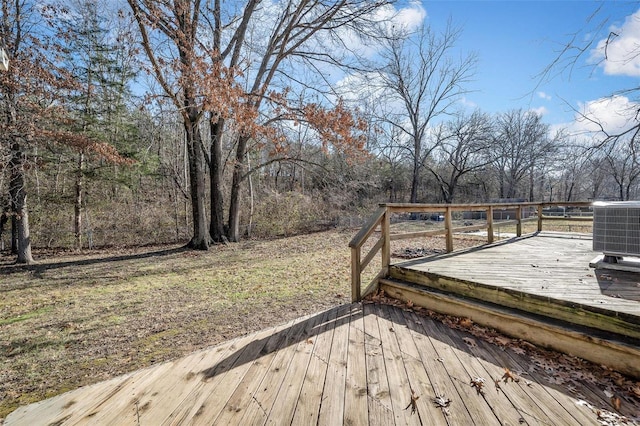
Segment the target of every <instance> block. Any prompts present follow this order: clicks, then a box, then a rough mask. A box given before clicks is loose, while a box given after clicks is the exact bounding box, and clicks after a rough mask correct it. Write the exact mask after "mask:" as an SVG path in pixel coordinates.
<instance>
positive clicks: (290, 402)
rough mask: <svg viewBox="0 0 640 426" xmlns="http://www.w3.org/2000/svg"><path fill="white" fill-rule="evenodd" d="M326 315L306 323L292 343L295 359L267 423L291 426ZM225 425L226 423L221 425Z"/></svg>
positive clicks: (290, 365) (290, 364) (317, 316)
mask: <svg viewBox="0 0 640 426" xmlns="http://www.w3.org/2000/svg"><path fill="white" fill-rule="evenodd" d="M324 319H326V313H324V314H319V315H315V316H313V317H312V318H310V319H308V320H307V321H305V328H304V333H303V334H302V336H301V338H300V339H299V342H298V344H295V342H293V343H292V348H294V349H295V350H294V352H293V358H292V359H291V362H290V363H289V367H288V368H287V371H286V374H285V376H284V380H283V382H282V385H281V386H280V391H279V392H278V395H277V397H276V400H275V402H274V404H273V406H272V407H271V411H270V412H269V416H268V417H267V423H268V424H272V425H281V424H290V423H291V420H292V419H293V416H294V412H295V409H296V403H297V401H298V398H299V397H300V391H301V389H302V384H303V382H304V377H305V375H306V374H307V369H308V368H309V362H310V360H311V355H312V353H313V347H314V345H315V343H314V341H315V339H316V337H317V333H318V332H319V331H320V326H321V325H322V322H323V320H324ZM220 424H224V423H222V422H221V423H220Z"/></svg>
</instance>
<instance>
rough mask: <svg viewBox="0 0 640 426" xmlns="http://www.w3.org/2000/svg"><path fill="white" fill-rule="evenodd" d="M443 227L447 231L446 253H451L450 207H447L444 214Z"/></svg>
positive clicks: (451, 228)
mask: <svg viewBox="0 0 640 426" xmlns="http://www.w3.org/2000/svg"><path fill="white" fill-rule="evenodd" d="M444 227H445V229H446V230H447V234H446V240H447V253H451V252H452V251H453V225H452V221H451V207H449V206H447V209H446V210H445V212H444Z"/></svg>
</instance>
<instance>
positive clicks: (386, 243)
mask: <svg viewBox="0 0 640 426" xmlns="http://www.w3.org/2000/svg"><path fill="white" fill-rule="evenodd" d="M380 226H381V227H382V238H383V240H382V250H381V251H382V269H383V270H384V271H385V272H384V273H385V274H387V273H388V272H389V265H390V264H391V236H390V228H391V212H390V211H389V207H387V209H386V211H385V212H384V216H383V217H382V223H381V224H380Z"/></svg>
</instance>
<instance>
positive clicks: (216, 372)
mask: <svg viewBox="0 0 640 426" xmlns="http://www.w3.org/2000/svg"><path fill="white" fill-rule="evenodd" d="M293 324H294V321H290V322H289V323H286V324H283V325H281V326H278V327H275V328H273V329H270V330H266V331H267V333H262V332H261V333H258V334H257V335H254V336H251V337H253V339H251V340H248V341H240V342H238V344H237V345H234V346H233V347H231V348H229V350H228V351H225V352H224V353H223V354H222V356H221V357H220V358H219V359H218V360H216V361H215V362H211V363H208V365H205V366H204V368H202V367H199V366H194V367H197V370H195V369H194V372H195V373H196V375H197V378H198V382H197V384H196V385H195V386H194V387H193V388H192V389H191V392H190V393H189V394H188V395H187V396H186V397H184V398H183V399H181V400H179V402H178V404H177V405H176V406H175V408H174V409H173V410H172V411H171V412H170V413H169V414H168V415H167V416H166V418H165V419H164V421H163V424H166V425H178V424H183V423H185V422H197V421H199V420H200V419H207V418H215V417H216V416H217V415H218V414H219V413H220V411H221V410H222V407H223V406H224V405H225V403H226V402H227V401H228V399H229V393H230V392H233V390H234V389H235V388H236V387H237V384H238V382H239V381H240V378H241V376H242V375H243V374H244V373H246V371H247V370H248V369H249V368H250V366H251V361H252V359H255V357H256V356H257V354H258V353H260V352H266V353H270V352H271V351H275V350H277V348H278V346H279V345H280V342H281V341H282V338H283V337H282V333H283V331H284V330H287V329H289V328H291V326H292V325H293ZM234 381H236V382H235V383H234ZM221 385H223V386H225V385H226V386H227V388H222V387H221ZM229 387H230V389H229ZM220 389H222V390H221V391H220ZM156 424H160V423H156Z"/></svg>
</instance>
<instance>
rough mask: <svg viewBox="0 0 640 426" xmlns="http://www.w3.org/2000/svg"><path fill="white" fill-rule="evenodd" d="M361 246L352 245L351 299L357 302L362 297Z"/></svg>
mask: <svg viewBox="0 0 640 426" xmlns="http://www.w3.org/2000/svg"><path fill="white" fill-rule="evenodd" d="M361 274H362V271H361V270H360V247H351V301H352V302H357V301H359V300H360V297H361V294H362V293H361V291H362V290H361Z"/></svg>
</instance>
